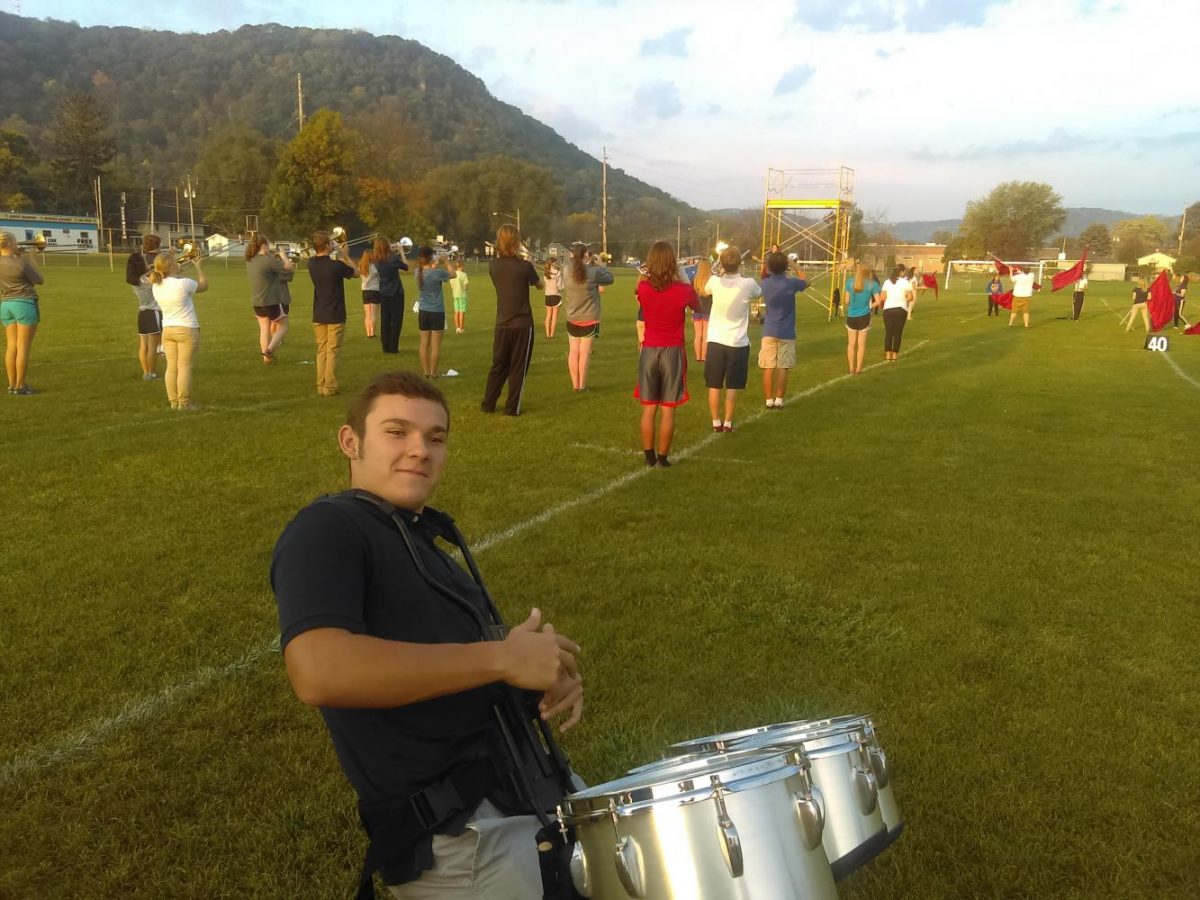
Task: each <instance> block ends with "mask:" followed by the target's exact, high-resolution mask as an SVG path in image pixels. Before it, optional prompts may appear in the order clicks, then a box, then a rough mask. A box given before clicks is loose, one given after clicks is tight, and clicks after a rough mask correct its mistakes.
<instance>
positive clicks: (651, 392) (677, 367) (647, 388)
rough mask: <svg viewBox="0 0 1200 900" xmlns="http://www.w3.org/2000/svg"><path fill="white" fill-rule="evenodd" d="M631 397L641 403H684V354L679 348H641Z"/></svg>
mask: <svg viewBox="0 0 1200 900" xmlns="http://www.w3.org/2000/svg"><path fill="white" fill-rule="evenodd" d="M633 396H635V397H637V398H638V399H639V400H641V401H642V405H643V406H679V405H680V404H681V403H687V401H688V392H687V356H686V355H685V354H684V352H683V348H682V347H643V348H642V352H641V353H640V354H639V355H638V384H637V389H636V390H635V391H634V392H633Z"/></svg>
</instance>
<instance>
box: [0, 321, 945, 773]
mask: <svg viewBox="0 0 1200 900" xmlns="http://www.w3.org/2000/svg"><path fill="white" fill-rule="evenodd" d="M928 343H929V341H928V340H924V341H919V342H918V343H916V344H914V345H913V346H912V348H911V349H910V350H909V351H908V352H909V353H912V352H914V351H916V350H919V349H920V348H921V347H923V346H925V345H926V344H928ZM883 365H885V363H883V362H877V363H873V364H872V365H869V366H866V367H864V369H863V371H864V372H866V371H870V370H871V369H877V368H880V367H881V366H883ZM852 377H854V376H852V375H840V376H838V377H837V378H831V379H829V380H828V381H823V382H821V383H820V384H814V385H812V386H811V387H809V388H807V389H805V390H803V391H800V392H798V393H796V394H793V395H792V397H791V398H789V400H790V403H795V402H796V401H798V400H801V399H803V398H805V397H811V396H813V395H814V394H818V393H820V392H821V391H824V390H826V389H827V388H830V387H832V386H833V385H835V384H840V383H841V382H843V381H847V380H849V379H850V378H852ZM787 408H788V407H786V406H785V407H784V410H783V411H782V412H783V413H784V414H785V415H786V410H787ZM768 412H770V413H771V417H772V418H774V417H776V416H778V415H779V414H780V413H779V412H776V411H775V410H767V409H766V408H765V407H761V408H759V409H758V410H757V411H756V412H753V413H751V414H750V415H748V416H745V417H744V418H740V419H738V420H737V427H738V430H739V431H740V430H741V429H744V428H746V427H747V426H748V425H752V424H754V423H755V422H757V421H758V420H759V419H762V418H763V417H764V416H766V415H767V413H768ZM735 434H736V432H735ZM728 440H730V437H729V436H727V435H724V434H716V433H715V432H714V433H711V434H709V435H707V436H705V437H703V438H701V439H700V440H699V441H698V442H697V443H695V444H693V445H692V446H691V447H686V448H684V449H682V450H680V451H678V452H676V453H674V454H672V456H673V458H674V459H677V460H679V459H686V458H687V457H689V456H692V455H694V454H696V453H698V452H699V451H701V450H703V449H704V448H706V447H709V446H711V445H712V444H714V443H715V442H717V441H728ZM648 476H652V477H656V478H661V477H664V476H663V475H662V473H661V470H659V469H651V468H650V467H649V466H641V467H639V468H637V469H634V470H633V471H631V472H628V473H626V474H624V475H621V476H620V477H618V478H614V479H613V480H611V481H609V482H607V483H605V484H603V485H601V486H600V487H598V488H596V489H595V490H592V491H588V492H587V493H586V494H579V495H577V496H576V497H573V498H572V499H570V500H565V501H563V502H562V503H559V504H557V505H555V506H551V507H549V508H547V509H545V510H543V511H542V512H540V513H538V514H537V515H535V516H530V517H529V518H527V519H524V520H522V521H520V522H517V523H516V524H514V525H510V526H509V527H507V528H503V529H501V530H500V531H495V532H492V533H491V534H489V535H486V536H485V537H483V538H481V539H480V540H478V541H476V542H475V544H474V552H475V553H476V554H477V555H478V554H482V553H484V552H486V551H488V550H490V549H491V548H493V547H495V546H497V545H499V544H503V543H504V542H505V541H508V540H511V539H512V538H514V537H516V536H517V535H519V534H522V533H524V532H526V531H528V530H529V529H531V528H534V527H536V526H538V525H541V524H543V523H545V522H548V521H550V520H551V519H553V518H555V517H556V516H559V515H562V514H563V513H565V512H570V511H571V510H573V509H577V508H579V507H581V506H587V505H589V504H591V503H594V502H595V501H597V500H599V499H601V498H602V497H606V496H607V495H609V494H611V493H613V492H614V491H616V490H618V489H619V488H622V487H624V486H625V485H627V484H631V483H633V482H635V481H637V480H638V479H640V478H646V477H648ZM666 477H670V476H669V475H668V476H666ZM278 649H279V639H278V637H273V638H272V639H271V640H269V641H266V642H264V643H261V644H259V645H257V646H255V647H251V648H250V649H249V650H246V651H245V652H244V653H242V655H241V656H239V657H238V658H237V659H235V660H233V661H232V662H230V663H227V664H225V665H224V666H202V667H201V668H199V669H197V670H196V671H194V672H193V673H192V674H191V675H190V676H189V677H188V678H186V679H184V680H183V681H181V682H177V683H175V684H173V685H169V686H168V687H165V688H163V689H162V690H160V691H159V692H158V693H155V694H150V695H149V696H146V697H142V698H139V699H137V700H131V701H130V702H129V703H127V704H125V706H123V707H122V708H121V709H120V710H119V711H118V712H116V713H115V714H114V715H111V716H104V717H102V718H99V719H93V720H92V721H91V722H89V723H88V724H86V725H84V726H83V727H82V728H79V729H76V730H75V731H72V732H69V733H68V734H66V735H63V736H62V737H59V738H56V739H55V740H52V741H50V742H48V743H45V744H41V745H39V746H35V747H31V748H29V749H27V750H23V751H20V752H19V753H17V754H15V755H14V756H12V757H10V758H9V759H7V760H5V761H4V762H3V763H2V764H0V787H2V786H5V785H8V784H11V783H13V782H15V781H17V780H19V779H21V778H22V777H23V776H26V775H29V774H31V773H33V772H36V771H38V770H40V769H45V768H49V767H52V766H55V765H57V764H59V763H62V762H66V761H68V760H70V759H72V758H74V757H77V756H80V755H81V754H83V753H85V752H87V751H88V750H90V749H92V748H93V747H95V746H97V745H98V744H100V743H102V742H103V741H105V740H106V739H107V738H108V737H110V736H111V735H113V734H116V733H118V732H120V731H122V730H124V729H125V728H128V727H129V726H132V725H137V724H140V723H142V722H145V721H147V720H149V719H152V718H154V717H155V716H157V715H159V714H161V713H162V712H164V711H165V710H167V709H169V708H171V707H173V706H175V705H177V704H178V703H179V702H181V701H182V700H185V699H187V698H188V697H190V696H192V695H193V694H196V693H198V692H199V691H202V690H204V689H206V688H208V687H211V686H212V685H215V684H218V683H220V682H223V681H226V680H228V679H230V678H233V677H235V676H237V675H238V674H240V673H241V672H245V671H249V670H250V669H252V668H254V666H255V665H257V664H258V663H259V662H260V661H261V660H262V659H263V658H264V657H265V656H268V655H269V654H271V653H272V652H276V651H278Z"/></svg>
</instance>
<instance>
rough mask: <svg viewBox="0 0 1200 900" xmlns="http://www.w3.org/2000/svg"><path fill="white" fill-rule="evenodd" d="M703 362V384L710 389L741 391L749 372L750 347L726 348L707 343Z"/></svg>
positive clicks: (743, 388) (721, 345)
mask: <svg viewBox="0 0 1200 900" xmlns="http://www.w3.org/2000/svg"><path fill="white" fill-rule="evenodd" d="M705 357H706V358H705V360H704V384H705V385H706V386H707V387H710V388H728V389H729V390H731V391H741V390H745V388H746V376H747V375H748V373H749V372H750V347H749V345H747V346H745V347H726V346H725V345H724V344H714V343H713V342H712V341H709V342H708V351H707V353H706V354H705Z"/></svg>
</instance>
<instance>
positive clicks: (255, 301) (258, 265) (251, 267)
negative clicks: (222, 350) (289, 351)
mask: <svg viewBox="0 0 1200 900" xmlns="http://www.w3.org/2000/svg"><path fill="white" fill-rule="evenodd" d="M295 267H296V264H295V263H294V262H292V260H291V259H289V258H288V255H287V253H285V252H284V251H283V250H280V251H279V253H278V254H276V255H274V256H273V255H271V242H270V241H268V240H267V239H266V238H265V237H263V236H262V235H261V234H257V235H255V236H254V237H252V238H251V239H250V240H249V241H247V242H246V276H247V278H249V279H250V297H251V300H250V302H251V304H252V305H253V306H254V317H255V319H256V320H257V322H258V349H259V353H261V354H262V361H263V365H264V366H269V365H270V364H271V363H273V362H275V350H276V349H277V348H278V347H279V345H280V344H281V343H282V342H283V339H284V337H286V336H287V330H288V320H287V314H286V313H284V311H283V291H282V290H281V289H280V284H281V282H282V279H283V273H284V272H291V271H293V270H294V269H295ZM288 296H289V298H290V296H291V295H290V294H289V295H288Z"/></svg>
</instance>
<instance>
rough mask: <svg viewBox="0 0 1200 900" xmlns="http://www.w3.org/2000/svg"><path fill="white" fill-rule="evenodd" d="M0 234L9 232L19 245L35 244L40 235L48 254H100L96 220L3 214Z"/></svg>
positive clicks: (0, 222) (37, 214) (38, 214)
mask: <svg viewBox="0 0 1200 900" xmlns="http://www.w3.org/2000/svg"><path fill="white" fill-rule="evenodd" d="M0 231H7V232H8V233H9V234H11V235H12V236H13V237H15V238H16V239H17V240H18V241H32V240H34V239H35V238H36V237H37V236H38V235H39V234H40V235H41V236H42V237H44V238H45V239H46V249H47V250H75V251H80V252H83V253H99V252H100V239H99V229H98V228H97V227H96V220H95V219H86V218H84V217H82V216H53V215H48V214H46V213H14V212H10V213H4V214H0Z"/></svg>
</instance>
